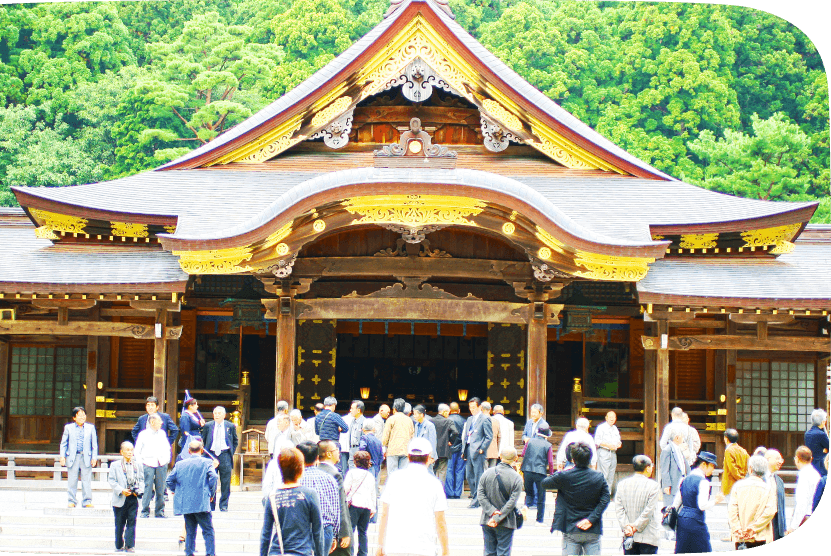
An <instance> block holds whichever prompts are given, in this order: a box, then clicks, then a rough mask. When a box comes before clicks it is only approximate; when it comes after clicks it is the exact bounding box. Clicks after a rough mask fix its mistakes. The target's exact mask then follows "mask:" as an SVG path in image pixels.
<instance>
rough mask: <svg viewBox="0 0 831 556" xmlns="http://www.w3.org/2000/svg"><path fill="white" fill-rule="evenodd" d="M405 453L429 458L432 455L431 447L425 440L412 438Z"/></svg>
mask: <svg viewBox="0 0 831 556" xmlns="http://www.w3.org/2000/svg"><path fill="white" fill-rule="evenodd" d="M407 453H408V454H410V455H411V456H429V455H430V454H431V453H433V445H432V444H430V441H429V440H427V439H426V438H413V439H412V440H411V441H410V446H409V448H408V449H407Z"/></svg>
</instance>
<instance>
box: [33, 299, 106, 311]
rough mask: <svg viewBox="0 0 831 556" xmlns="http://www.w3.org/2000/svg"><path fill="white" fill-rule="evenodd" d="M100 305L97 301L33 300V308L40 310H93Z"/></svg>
mask: <svg viewBox="0 0 831 556" xmlns="http://www.w3.org/2000/svg"><path fill="white" fill-rule="evenodd" d="M97 304H98V300H96V299H33V300H32V306H33V307H37V308H39V309H72V310H85V309H92V308H93V307H95V305H97Z"/></svg>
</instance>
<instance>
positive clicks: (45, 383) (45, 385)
mask: <svg viewBox="0 0 831 556" xmlns="http://www.w3.org/2000/svg"><path fill="white" fill-rule="evenodd" d="M85 374H86V348H83V347H22V346H13V347H12V358H11V382H10V385H9V414H10V415H44V416H52V415H62V416H65V415H69V414H70V412H71V410H72V408H73V407H75V406H77V405H81V404H82V403H83V401H84V392H83V381H84V377H85Z"/></svg>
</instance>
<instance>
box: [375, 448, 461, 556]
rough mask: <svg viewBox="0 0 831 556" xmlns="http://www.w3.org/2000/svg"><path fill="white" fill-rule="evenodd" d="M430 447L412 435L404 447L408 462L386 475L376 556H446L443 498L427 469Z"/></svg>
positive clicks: (446, 539) (431, 449) (448, 547)
mask: <svg viewBox="0 0 831 556" xmlns="http://www.w3.org/2000/svg"><path fill="white" fill-rule="evenodd" d="M432 452H433V446H432V445H431V444H430V442H429V441H428V440H427V439H426V438H413V439H412V441H410V444H409V446H408V448H407V454H408V459H409V465H408V466H407V467H404V468H399V470H398V471H396V472H395V473H394V474H392V475H390V476H389V478H388V479H387V483H386V485H385V487H384V493H383V494H382V495H381V509H380V514H379V518H378V551H377V555H378V556H394V555H404V554H406V555H413V556H435V555H436V554H437V552H436V543H437V541H438V544H439V545H440V548H441V550H440V551H439V552H438V554H439V555H440V556H449V554H450V543H449V541H448V536H447V522H446V520H445V516H444V513H445V511H446V510H447V498H446V497H445V494H444V487H443V486H442V484H441V482H439V480H438V479H437V478H436V477H435V476H433V475H431V474H430V473H429V472H428V471H427V463H428V460H429V459H430V454H431V453H432Z"/></svg>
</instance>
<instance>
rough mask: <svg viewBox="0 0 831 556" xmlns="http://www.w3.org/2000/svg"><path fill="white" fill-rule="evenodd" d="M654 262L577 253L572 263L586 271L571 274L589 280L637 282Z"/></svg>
mask: <svg viewBox="0 0 831 556" xmlns="http://www.w3.org/2000/svg"><path fill="white" fill-rule="evenodd" d="M654 262H655V259H653V258H649V257H644V258H638V257H616V256H612V255H599V254H596V253H588V252H586V251H577V254H576V255H575V257H574V263H575V264H576V265H577V266H582V267H583V268H585V269H586V270H585V271H577V272H574V273H573V274H574V275H576V276H580V277H581V278H589V279H591V280H608V281H612V282H638V281H640V280H643V279H644V278H645V277H646V273H647V272H649V264H650V263H654Z"/></svg>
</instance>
